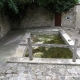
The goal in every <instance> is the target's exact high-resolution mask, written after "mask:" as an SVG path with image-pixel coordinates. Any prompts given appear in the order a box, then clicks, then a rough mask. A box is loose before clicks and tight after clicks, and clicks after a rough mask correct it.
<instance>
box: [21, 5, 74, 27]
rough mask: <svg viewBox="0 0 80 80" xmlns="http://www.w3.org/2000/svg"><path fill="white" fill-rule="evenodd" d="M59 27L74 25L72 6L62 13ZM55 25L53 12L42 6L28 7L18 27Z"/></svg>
mask: <svg viewBox="0 0 80 80" xmlns="http://www.w3.org/2000/svg"><path fill="white" fill-rule="evenodd" d="M61 18H62V19H61V27H68V28H71V27H72V28H74V27H75V13H74V8H71V9H70V10H69V11H67V12H64V13H62V16H61ZM34 27H55V14H52V13H50V12H49V11H48V10H46V9H45V8H42V7H35V6H34V7H28V10H27V12H26V15H25V17H24V18H23V20H22V22H21V26H20V28H34Z"/></svg>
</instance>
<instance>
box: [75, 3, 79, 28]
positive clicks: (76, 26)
mask: <svg viewBox="0 0 80 80" xmlns="http://www.w3.org/2000/svg"><path fill="white" fill-rule="evenodd" d="M75 14H76V20H75V29H80V4H78V5H76V6H75Z"/></svg>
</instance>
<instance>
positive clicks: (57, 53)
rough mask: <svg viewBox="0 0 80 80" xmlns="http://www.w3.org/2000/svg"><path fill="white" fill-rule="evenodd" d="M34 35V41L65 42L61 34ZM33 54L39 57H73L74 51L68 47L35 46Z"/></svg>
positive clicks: (44, 42) (45, 42)
mask: <svg viewBox="0 0 80 80" xmlns="http://www.w3.org/2000/svg"><path fill="white" fill-rule="evenodd" d="M34 36H35V37H34ZM34 36H32V42H33V43H37V42H43V44H54V43H55V44H65V42H64V41H63V40H62V38H61V37H60V35H38V36H36V35H34ZM33 56H34V57H38V58H72V52H71V51H70V50H69V49H68V48H53V47H51V48H49V47H36V48H35V47H33Z"/></svg>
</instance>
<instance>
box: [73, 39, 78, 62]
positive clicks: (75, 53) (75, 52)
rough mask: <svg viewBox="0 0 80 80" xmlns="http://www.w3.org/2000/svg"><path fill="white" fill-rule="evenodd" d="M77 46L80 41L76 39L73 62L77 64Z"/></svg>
mask: <svg viewBox="0 0 80 80" xmlns="http://www.w3.org/2000/svg"><path fill="white" fill-rule="evenodd" d="M77 46H78V39H75V43H74V51H73V62H76V57H77Z"/></svg>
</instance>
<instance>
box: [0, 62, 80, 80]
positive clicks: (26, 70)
mask: <svg viewBox="0 0 80 80" xmlns="http://www.w3.org/2000/svg"><path fill="white" fill-rule="evenodd" d="M0 80H80V66H71V65H49V64H28V63H4V64H2V65H1V64H0Z"/></svg>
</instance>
